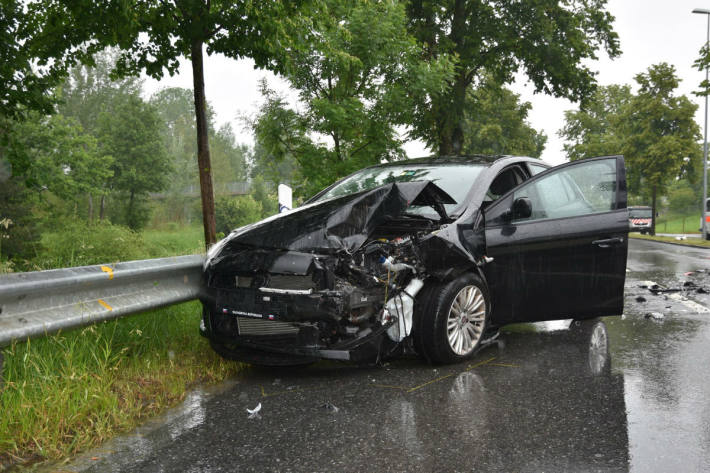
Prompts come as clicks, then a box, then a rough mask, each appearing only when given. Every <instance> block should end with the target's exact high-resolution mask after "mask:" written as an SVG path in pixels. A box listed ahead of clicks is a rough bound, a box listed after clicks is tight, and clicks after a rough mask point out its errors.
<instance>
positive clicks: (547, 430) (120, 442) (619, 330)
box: [52, 241, 710, 472]
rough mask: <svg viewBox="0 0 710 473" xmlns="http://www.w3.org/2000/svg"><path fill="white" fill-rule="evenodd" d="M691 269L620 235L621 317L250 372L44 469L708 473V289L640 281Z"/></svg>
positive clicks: (709, 282) (686, 259) (694, 262)
mask: <svg viewBox="0 0 710 473" xmlns="http://www.w3.org/2000/svg"><path fill="white" fill-rule="evenodd" d="M698 269H710V250H702V249H692V248H686V247H680V246H672V245H664V244H659V243H650V242H645V241H632V243H631V248H630V252H629V261H628V270H629V271H628V272H627V284H626V310H625V315H624V317H623V318H620V317H610V318H606V319H604V320H603V321H598V320H597V321H591V322H587V323H582V324H577V323H574V324H571V325H570V323H569V321H567V322H561V321H560V322H551V323H542V324H526V325H518V326H513V327H509V328H506V329H505V330H503V332H502V334H501V336H500V338H499V340H498V342H497V343H496V344H494V345H492V346H490V347H488V348H486V349H484V350H483V351H481V352H480V353H479V354H478V355H477V356H476V358H475V359H473V360H472V361H471V362H470V363H467V364H461V365H455V366H445V367H440V366H439V367H433V366H429V365H426V364H424V363H421V362H419V361H418V360H415V359H402V360H398V361H396V362H392V363H390V364H388V365H386V366H385V367H382V368H374V367H364V368H363V367H354V366H348V365H344V364H333V363H326V362H322V363H318V364H316V365H313V366H310V367H307V368H299V369H289V370H271V369H250V370H248V371H246V372H245V373H244V374H243V375H242V376H241V377H240V378H238V379H235V380H232V381H231V382H229V383H226V384H224V385H222V386H219V387H217V388H214V389H212V390H211V391H204V390H198V391H194V392H192V393H191V394H189V395H188V398H187V400H186V402H185V403H184V404H183V405H182V406H181V407H180V408H177V409H175V410H173V411H171V412H170V413H168V414H167V415H166V416H164V417H163V418H162V419H160V420H157V421H154V422H151V423H150V424H148V425H146V426H145V427H143V428H141V429H139V430H138V431H137V432H135V433H133V434H131V435H128V436H124V437H121V438H119V439H116V440H115V441H113V442H111V443H109V444H108V445H106V446H104V447H103V448H101V449H98V450H95V451H92V452H88V453H87V454H85V455H83V456H82V457H80V458H79V459H78V460H76V461H75V462H74V463H71V464H68V465H63V466H61V467H55V468H53V469H52V471H86V472H220V471H296V472H300V471H348V472H350V471H360V472H366V471H367V472H376V471H425V472H434V471H437V472H438V471H547V472H555V471H629V470H630V471H638V472H654V471H656V472H671V471H673V472H675V471H684V472H691V471H710V399H709V398H708V393H710V348H709V347H710V311H708V310H707V309H706V307H710V295H708V294H702V293H698V292H697V290H696V289H695V287H693V286H691V287H689V288H686V289H687V290H685V291H683V292H680V293H678V292H676V293H673V292H669V293H659V294H658V295H654V294H652V293H651V292H650V291H649V290H648V289H646V288H643V287H640V286H644V285H646V286H647V285H649V284H651V283H657V284H661V285H664V286H665V287H668V288H679V287H681V286H682V284H683V283H684V282H685V281H691V282H692V283H694V284H695V285H696V287H704V288H706V289H708V290H709V291H710V276H708V274H707V273H702V272H701V273H697V272H696V273H693V274H690V275H685V273H686V272H689V271H695V270H698ZM636 298H643V299H645V301H637V300H636ZM651 313H654V316H650V317H648V318H647V317H646V315H647V314H651ZM660 314H663V315H662V316H661V315H660ZM661 317H662V318H661ZM605 335H606V336H605ZM257 404H261V406H262V408H261V411H260V412H259V414H258V415H256V416H254V417H252V418H249V416H248V414H247V412H246V409H247V408H250V409H253V408H254V407H255V406H257Z"/></svg>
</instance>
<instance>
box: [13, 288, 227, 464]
mask: <svg viewBox="0 0 710 473" xmlns="http://www.w3.org/2000/svg"><path fill="white" fill-rule="evenodd" d="M199 313H200V307H199V303H195V302H191V303H187V304H182V305H179V306H175V307H172V308H167V309H161V310H158V311H154V312H148V313H144V314H140V315H136V316H133V317H128V318H124V319H120V320H116V321H111V322H105V323H101V324H99V325H95V326H90V327H87V328H84V329H81V330H75V331H72V332H69V333H63V334H58V335H54V336H51V337H47V338H42V339H36V340H31V341H28V342H26V343H16V344H14V345H12V346H10V347H8V348H6V349H5V350H4V355H5V366H4V373H3V376H4V386H3V387H2V390H1V391H0V413H1V415H0V465H1V464H2V462H5V463H10V462H13V460H14V461H17V460H21V461H27V460H33V459H40V458H61V457H63V456H65V455H69V454H72V453H76V452H78V451H80V450H82V449H85V448H87V447H90V446H94V445H97V444H99V443H101V442H102V441H103V440H105V439H107V438H109V437H111V436H112V435H114V434H115V433H117V432H121V431H125V430H127V429H130V428H132V427H134V426H135V425H136V424H137V423H138V422H140V421H141V420H142V419H145V418H147V417H150V416H152V415H154V414H156V413H157V412H159V411H161V410H162V409H164V408H165V407H167V406H171V405H173V404H175V403H176V402H178V401H180V400H182V399H183V397H184V394H185V392H186V390H187V388H188V387H189V386H190V385H193V384H195V383H198V382H215V381H218V380H222V379H224V378H225V377H228V376H229V375H231V374H233V373H235V372H236V371H237V369H238V365H237V364H235V363H230V362H224V361H222V360H221V359H220V358H219V357H218V356H217V355H215V354H214V353H213V351H212V350H211V349H210V348H209V345H208V344H207V342H206V341H205V340H204V339H202V337H200V336H199V335H198V333H197V326H198V323H199V322H198V321H199Z"/></svg>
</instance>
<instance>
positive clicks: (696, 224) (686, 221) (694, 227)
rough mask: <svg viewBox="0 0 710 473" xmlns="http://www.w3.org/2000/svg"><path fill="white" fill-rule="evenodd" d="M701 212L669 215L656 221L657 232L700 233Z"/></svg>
mask: <svg viewBox="0 0 710 473" xmlns="http://www.w3.org/2000/svg"><path fill="white" fill-rule="evenodd" d="M699 228H700V212H698V213H695V214H691V215H668V216H667V217H659V218H658V220H657V221H656V232H657V233H700V230H699Z"/></svg>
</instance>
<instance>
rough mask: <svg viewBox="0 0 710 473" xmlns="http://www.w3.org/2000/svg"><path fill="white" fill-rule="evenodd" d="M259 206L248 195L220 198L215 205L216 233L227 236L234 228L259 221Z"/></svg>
mask: <svg viewBox="0 0 710 473" xmlns="http://www.w3.org/2000/svg"><path fill="white" fill-rule="evenodd" d="M261 213H262V208H261V204H260V203H259V202H257V201H255V200H254V199H253V198H252V197H251V196H250V195H242V196H238V197H221V198H219V199H217V202H216V204H215V217H216V221H217V231H218V232H220V233H222V234H224V235H228V234H229V232H231V231H232V230H234V229H235V228H239V227H242V226H244V225H247V224H249V223H253V222H256V221H258V220H260V219H261Z"/></svg>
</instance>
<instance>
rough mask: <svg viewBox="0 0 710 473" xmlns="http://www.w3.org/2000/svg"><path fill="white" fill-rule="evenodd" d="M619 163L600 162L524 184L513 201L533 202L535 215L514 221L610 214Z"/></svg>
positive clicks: (602, 160)
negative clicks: (599, 213)
mask: <svg viewBox="0 0 710 473" xmlns="http://www.w3.org/2000/svg"><path fill="white" fill-rule="evenodd" d="M616 182H617V179H616V159H615V158H609V159H597V160H592V161H589V162H588V163H580V164H579V165H576V166H570V167H568V168H565V169H560V170H559V171H557V172H553V173H550V174H549V175H547V176H544V177H541V178H540V179H537V180H533V181H531V182H530V183H527V184H523V185H522V186H521V187H520V189H517V190H516V191H515V193H514V199H518V198H521V197H526V198H528V199H530V203H531V206H532V214H531V215H530V217H529V218H518V219H516V220H515V221H527V220H539V219H545V218H563V217H572V216H579V215H586V214H592V213H597V212H608V211H610V210H613V209H614V208H615V204H616Z"/></svg>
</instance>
